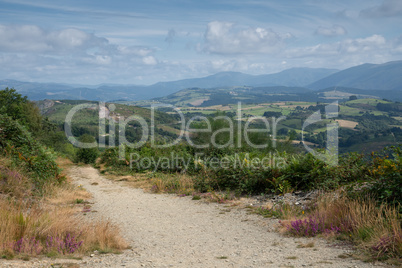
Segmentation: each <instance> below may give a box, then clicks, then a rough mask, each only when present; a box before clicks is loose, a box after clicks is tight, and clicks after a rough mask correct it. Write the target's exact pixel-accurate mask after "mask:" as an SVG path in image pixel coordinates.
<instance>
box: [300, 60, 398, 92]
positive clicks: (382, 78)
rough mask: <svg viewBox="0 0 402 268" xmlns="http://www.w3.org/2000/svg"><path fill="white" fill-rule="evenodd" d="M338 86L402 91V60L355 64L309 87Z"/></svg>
mask: <svg viewBox="0 0 402 268" xmlns="http://www.w3.org/2000/svg"><path fill="white" fill-rule="evenodd" d="M336 86H343V87H352V88H359V89H371V90H400V91H402V61H391V62H387V63H384V64H363V65H359V66H355V67H352V68H349V69H346V70H343V71H340V72H337V73H334V74H332V75H329V76H328V77H325V78H322V79H320V80H318V81H316V82H314V83H312V84H310V85H308V86H307V87H308V88H311V89H315V90H318V89H324V88H329V87H336Z"/></svg>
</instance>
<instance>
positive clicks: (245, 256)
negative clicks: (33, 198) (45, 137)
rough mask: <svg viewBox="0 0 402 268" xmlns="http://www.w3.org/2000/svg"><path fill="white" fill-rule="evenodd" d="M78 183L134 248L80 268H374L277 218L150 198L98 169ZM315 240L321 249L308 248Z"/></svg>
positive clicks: (84, 172)
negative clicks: (287, 231)
mask: <svg viewBox="0 0 402 268" xmlns="http://www.w3.org/2000/svg"><path fill="white" fill-rule="evenodd" d="M69 175H70V177H71V178H72V179H73V180H74V181H75V182H76V183H78V184H81V185H82V186H83V187H85V189H87V190H88V191H89V192H90V193H91V194H92V195H93V200H92V201H93V202H94V205H93V207H92V209H93V210H94V211H97V212H94V213H89V214H88V215H89V217H94V218H107V219H109V220H111V221H112V222H113V223H116V224H118V225H119V226H120V228H121V231H122V234H123V236H124V237H125V238H126V239H127V241H128V242H129V243H130V244H131V246H132V249H130V250H127V251H125V252H124V253H123V254H121V255H95V256H94V257H92V258H89V257H85V258H84V259H83V260H81V261H77V262H75V263H77V264H79V266H80V267H336V268H339V267H359V268H360V267H373V266H383V265H382V264H370V263H363V262H361V261H358V260H354V259H352V258H346V259H344V258H340V257H339V256H340V255H345V254H346V253H348V250H347V249H345V248H338V247H334V246H331V245H330V244H328V243H327V242H326V241H324V240H322V239H308V238H292V237H285V236H282V235H280V234H278V233H276V232H274V231H272V229H273V226H274V225H275V224H277V222H278V221H277V220H273V219H264V218H262V217H260V216H257V215H249V214H247V212H246V211H245V210H244V209H237V208H231V209H230V211H229V209H228V208H227V207H225V206H224V205H218V204H215V203H210V204H207V203H204V202H202V201H193V200H191V199H190V198H189V197H184V198H182V197H177V196H174V195H162V194H149V193H144V191H143V190H141V189H134V188H130V187H127V186H124V185H121V184H120V183H117V182H114V181H111V180H108V179H105V178H104V177H102V176H100V175H99V173H98V171H97V170H96V169H94V168H92V167H72V168H71V169H70V170H69ZM310 242H314V246H313V247H303V246H302V245H303V244H304V245H306V244H308V243H310Z"/></svg>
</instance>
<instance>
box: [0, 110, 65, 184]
mask: <svg viewBox="0 0 402 268" xmlns="http://www.w3.org/2000/svg"><path fill="white" fill-rule="evenodd" d="M0 137H1V139H0V154H2V155H7V156H9V157H10V158H11V159H12V162H13V163H14V164H15V165H16V166H19V167H20V168H22V169H23V170H25V171H26V172H28V173H29V177H30V179H31V180H32V181H33V182H34V185H35V189H36V190H38V191H41V189H42V187H43V185H44V184H45V183H47V182H54V181H61V180H62V179H63V178H62V177H61V176H60V173H59V172H60V170H59V168H58V166H57V164H56V162H55V158H56V156H55V154H54V152H53V151H52V150H49V149H46V148H44V147H43V146H42V145H41V144H40V143H39V142H37V141H36V140H35V139H34V138H33V137H32V135H31V134H30V133H29V132H28V130H27V129H26V128H25V127H24V126H22V125H21V124H20V123H18V122H17V121H15V120H12V119H11V118H10V117H8V116H5V115H0Z"/></svg>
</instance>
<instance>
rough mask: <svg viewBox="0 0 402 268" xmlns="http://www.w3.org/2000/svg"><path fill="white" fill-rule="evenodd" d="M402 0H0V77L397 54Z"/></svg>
mask: <svg viewBox="0 0 402 268" xmlns="http://www.w3.org/2000/svg"><path fill="white" fill-rule="evenodd" d="M401 25H402V0H337V1H329V0H282V1H273V0H251V1H244V0H203V1H200V0H197V1H187V0H148V1H142V0H141V1H140V0H131V1H129V0H125V1H124V0H114V1H110V0H97V1H89V0H68V1H67V0H60V1H54V0H35V1H32V0H0V79H16V80H22V81H37V82H63V83H73V84H101V83H115V84H152V83H155V82H158V81H171V80H178V79H183V78H193V77H202V76H207V75H210V74H214V73H217V72H221V71H240V72H244V73H249V74H267V73H275V72H279V71H281V70H284V69H288V68H292V67H314V68H316V67H324V68H336V69H345V68H348V67H351V66H355V65H358V64H362V63H367V62H368V63H384V62H387V61H392V60H401V59H402V27H401Z"/></svg>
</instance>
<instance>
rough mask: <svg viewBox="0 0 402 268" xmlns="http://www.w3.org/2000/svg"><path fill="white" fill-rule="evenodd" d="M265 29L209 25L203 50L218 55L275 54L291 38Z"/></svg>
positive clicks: (217, 22) (222, 23) (230, 24)
mask: <svg viewBox="0 0 402 268" xmlns="http://www.w3.org/2000/svg"><path fill="white" fill-rule="evenodd" d="M290 37H291V35H290V34H284V35H280V34H278V33H276V32H274V31H272V30H271V29H265V28H261V27H258V28H251V27H249V28H240V29H239V28H238V27H236V26H235V25H234V24H233V23H230V22H221V21H213V22H210V23H208V26H207V30H206V32H205V35H204V41H205V44H204V46H203V50H204V51H206V52H209V53H216V54H258V53H273V52H275V51H277V50H278V48H279V47H280V46H281V45H282V44H283V41H284V40H285V39H287V38H290Z"/></svg>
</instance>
